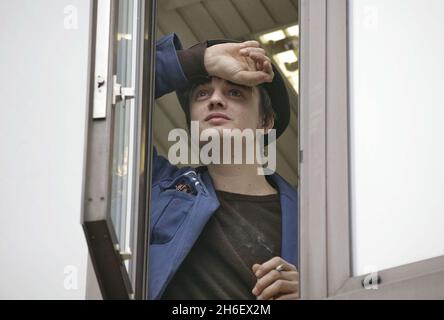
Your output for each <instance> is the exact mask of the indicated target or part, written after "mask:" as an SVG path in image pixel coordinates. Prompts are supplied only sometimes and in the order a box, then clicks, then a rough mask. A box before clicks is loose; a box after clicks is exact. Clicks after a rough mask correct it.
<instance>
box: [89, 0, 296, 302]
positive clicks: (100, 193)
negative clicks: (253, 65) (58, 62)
mask: <svg viewBox="0 0 444 320" xmlns="http://www.w3.org/2000/svg"><path fill="white" fill-rule="evenodd" d="M92 3H93V7H94V10H93V12H94V13H93V15H94V17H93V26H92V35H93V37H92V39H93V41H92V43H91V52H92V56H91V70H92V71H91V77H90V113H89V118H88V140H87V159H86V169H85V189H84V215H83V226H84V229H85V234H86V237H87V240H88V245H89V250H90V256H91V262H92V266H93V268H94V272H92V271H93V270H90V272H89V280H88V281H89V282H90V283H89V284H88V287H89V288H91V287H92V286H93V284H92V283H93V282H94V274H95V277H96V278H97V282H98V284H99V287H100V291H101V296H102V297H103V298H105V299H109V298H117V299H128V298H135V299H147V297H148V296H147V294H148V290H147V288H148V287H147V286H148V283H149V274H148V265H149V243H150V234H149V230H150V227H149V221H150V218H149V217H150V214H149V213H150V205H151V204H152V202H151V199H150V196H151V195H150V190H151V162H152V157H153V154H152V149H153V148H152V146H153V145H155V146H156V147H157V151H158V153H159V155H161V156H164V157H165V158H168V150H169V148H170V146H171V145H172V143H173V142H171V141H168V134H169V132H170V131H171V130H172V129H176V128H186V127H187V125H186V122H185V117H184V115H183V112H182V110H181V108H180V106H179V103H178V101H177V98H176V96H175V94H174V93H171V94H168V95H165V96H163V97H162V98H160V99H157V100H156V101H155V102H154V83H155V82H154V60H155V56H154V52H155V38H156V37H157V39H159V38H160V37H162V36H166V35H168V34H171V33H176V34H177V35H178V37H179V38H180V40H181V42H182V44H183V47H184V48H188V47H190V46H192V45H194V44H196V43H198V42H203V41H206V40H208V39H221V38H227V39H236V40H250V39H256V40H258V41H259V42H260V43H261V45H262V46H263V47H264V48H265V49H266V50H267V53H268V54H269V56H270V57H272V58H273V59H274V62H275V63H276V65H278V67H279V68H280V71H281V73H283V74H284V77H285V79H286V80H285V81H286V85H287V88H288V92H289V96H290V106H291V107H290V108H291V110H290V124H289V126H288V128H287V130H286V132H285V133H284V134H283V136H282V137H280V138H279V140H278V143H277V155H276V158H277V170H276V171H277V172H278V173H279V174H280V175H281V176H283V177H284V178H285V179H286V180H287V181H288V182H289V184H290V185H291V186H292V187H294V188H295V189H298V186H299V181H298V180H299V178H298V177H299V173H298V172H299V147H298V117H299V116H298V113H299V112H298V99H299V97H298V93H299V81H298V78H299V27H298V1H297V0H273V1H258V0H248V1H247V0H235V1H215V0H203V1H194V0H191V1H174V0H170V1H168V0H164V1H159V2H158V3H159V4H158V5H157V3H156V1H148V0H127V1H125V0H119V1H107V0H95V1H92ZM252 8H254V10H252ZM297 211H298V208H297V207H295V208H294V214H295V215H297ZM298 236H299V235H298V232H297V230H295V237H298ZM92 291H94V290H92ZM96 297H97V296H96ZM91 298H93V296H91Z"/></svg>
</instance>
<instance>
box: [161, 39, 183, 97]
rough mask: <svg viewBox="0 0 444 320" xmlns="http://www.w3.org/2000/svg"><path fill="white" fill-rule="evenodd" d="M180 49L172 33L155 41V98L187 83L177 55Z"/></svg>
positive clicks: (178, 41) (177, 40) (179, 44)
mask: <svg viewBox="0 0 444 320" xmlns="http://www.w3.org/2000/svg"><path fill="white" fill-rule="evenodd" d="M181 49H182V44H181V43H180V40H179V38H178V37H177V35H176V34H174V33H172V34H170V35H168V36H165V37H163V38H161V39H159V40H158V41H157V42H156V87H155V95H156V99H157V98H160V97H161V96H163V95H164V94H167V93H170V92H172V91H175V90H177V89H181V88H183V87H185V86H186V85H187V83H188V80H187V77H186V76H185V73H184V71H183V69H182V66H181V64H180V61H179V58H178V56H177V50H181Z"/></svg>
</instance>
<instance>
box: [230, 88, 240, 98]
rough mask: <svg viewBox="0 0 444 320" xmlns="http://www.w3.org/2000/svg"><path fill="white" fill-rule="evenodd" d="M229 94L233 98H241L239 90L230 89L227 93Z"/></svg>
mask: <svg viewBox="0 0 444 320" xmlns="http://www.w3.org/2000/svg"><path fill="white" fill-rule="evenodd" d="M229 94H230V95H231V96H233V97H242V91H240V90H239V89H231V90H230V91H229Z"/></svg>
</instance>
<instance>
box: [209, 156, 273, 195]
mask: <svg viewBox="0 0 444 320" xmlns="http://www.w3.org/2000/svg"><path fill="white" fill-rule="evenodd" d="M258 168H259V165H257V164H211V165H208V172H209V174H210V176H211V178H212V179H213V184H214V188H215V189H216V190H219V191H226V192H232V193H240V194H248V195H258V196H261V195H270V194H276V193H277V191H276V190H275V189H274V188H273V187H272V186H271V185H270V184H269V183H268V181H267V179H266V178H265V176H263V175H258V173H257V172H258V171H257V169H258Z"/></svg>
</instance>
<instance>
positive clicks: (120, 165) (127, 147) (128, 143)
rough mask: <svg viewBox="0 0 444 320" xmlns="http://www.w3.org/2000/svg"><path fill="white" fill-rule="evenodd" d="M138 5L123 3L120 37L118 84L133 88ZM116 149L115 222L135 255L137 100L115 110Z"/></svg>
mask: <svg viewBox="0 0 444 320" xmlns="http://www.w3.org/2000/svg"><path fill="white" fill-rule="evenodd" d="M133 8H134V1H133V0H125V1H119V6H118V12H119V13H118V15H119V17H118V33H117V83H119V84H121V85H122V86H123V87H133V83H134V79H133V75H134V72H133V67H132V64H133V63H134V58H133V52H134V49H133V39H135V38H136V37H135V34H134V31H135V30H134V29H135V28H134V27H133V23H134V12H133V11H134V10H133ZM114 108H115V109H114V145H113V162H112V198H111V219H112V221H113V224H114V227H115V230H116V234H117V237H118V240H119V245H120V250H121V251H124V252H126V253H130V252H131V243H130V228H131V211H132V199H131V194H132V193H131V181H132V177H133V166H132V162H133V157H132V156H133V152H132V150H133V140H134V139H133V131H134V126H133V124H134V120H133V119H134V108H133V100H126V101H120V102H118V103H117V104H116V105H115V107H114Z"/></svg>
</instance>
